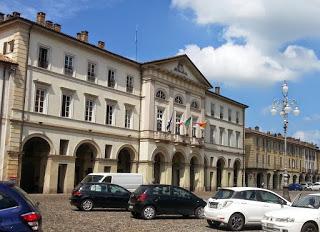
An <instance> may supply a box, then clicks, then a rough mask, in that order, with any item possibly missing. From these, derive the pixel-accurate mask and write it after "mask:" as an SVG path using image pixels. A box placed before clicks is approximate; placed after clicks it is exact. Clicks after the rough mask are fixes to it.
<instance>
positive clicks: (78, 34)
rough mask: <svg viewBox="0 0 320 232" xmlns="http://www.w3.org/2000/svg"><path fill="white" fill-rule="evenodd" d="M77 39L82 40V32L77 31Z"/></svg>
mask: <svg viewBox="0 0 320 232" xmlns="http://www.w3.org/2000/svg"><path fill="white" fill-rule="evenodd" d="M77 39H78V40H81V33H80V32H78V33H77Z"/></svg>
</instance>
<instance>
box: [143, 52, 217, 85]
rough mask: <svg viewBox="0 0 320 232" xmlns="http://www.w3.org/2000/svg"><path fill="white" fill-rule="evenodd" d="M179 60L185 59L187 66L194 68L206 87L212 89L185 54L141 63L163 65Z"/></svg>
mask: <svg viewBox="0 0 320 232" xmlns="http://www.w3.org/2000/svg"><path fill="white" fill-rule="evenodd" d="M179 59H185V60H186V61H187V62H189V64H190V65H191V66H192V67H194V69H195V70H196V72H197V73H198V74H199V75H200V76H201V78H202V79H203V81H204V82H205V83H206V84H207V85H208V87H209V88H213V86H212V85H211V83H210V82H209V81H208V80H207V78H206V77H205V76H204V75H203V74H202V72H201V71H200V70H199V69H198V67H197V66H196V65H195V64H194V63H193V62H192V60H191V59H190V58H189V57H188V56H187V55H186V54H183V55H178V56H172V57H168V58H163V59H158V60H153V61H148V62H144V63H142V65H148V64H158V63H165V62H169V61H173V60H179Z"/></svg>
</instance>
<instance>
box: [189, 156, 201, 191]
mask: <svg viewBox="0 0 320 232" xmlns="http://www.w3.org/2000/svg"><path fill="white" fill-rule="evenodd" d="M200 166H201V160H200V158H199V157H198V156H197V155H193V156H192V157H191V159H190V190H191V191H194V190H195V189H196V187H197V186H199V182H200V168H201V167H200Z"/></svg>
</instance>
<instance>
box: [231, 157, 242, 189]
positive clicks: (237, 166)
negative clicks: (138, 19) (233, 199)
mask: <svg viewBox="0 0 320 232" xmlns="http://www.w3.org/2000/svg"><path fill="white" fill-rule="evenodd" d="M240 172H241V160H240V159H236V160H235V161H234V162H233V186H234V187H236V186H241V183H239V180H240V178H241V176H240Z"/></svg>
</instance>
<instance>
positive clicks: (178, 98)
mask: <svg viewBox="0 0 320 232" xmlns="http://www.w3.org/2000/svg"><path fill="white" fill-rule="evenodd" d="M174 102H175V103H177V104H181V105H182V104H183V100H182V97H181V96H176V97H175V98H174Z"/></svg>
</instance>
